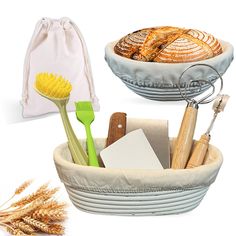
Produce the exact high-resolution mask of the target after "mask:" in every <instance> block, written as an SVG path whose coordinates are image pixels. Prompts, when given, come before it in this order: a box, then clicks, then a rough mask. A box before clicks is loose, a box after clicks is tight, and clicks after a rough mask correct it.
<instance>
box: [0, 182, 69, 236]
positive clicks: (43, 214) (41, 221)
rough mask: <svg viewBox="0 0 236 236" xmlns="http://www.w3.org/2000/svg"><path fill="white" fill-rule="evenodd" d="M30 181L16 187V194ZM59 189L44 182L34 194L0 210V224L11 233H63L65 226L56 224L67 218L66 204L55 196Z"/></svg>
mask: <svg viewBox="0 0 236 236" xmlns="http://www.w3.org/2000/svg"><path fill="white" fill-rule="evenodd" d="M30 183H31V182H28V181H27V182H25V183H24V184H22V185H21V186H20V187H19V188H17V189H16V191H15V195H17V194H20V193H22V192H23V191H24V189H26V188H27V187H28V186H29V184H30ZM58 190H59V188H53V189H48V184H44V185H42V186H41V187H40V188H38V189H37V191H36V192H34V193H33V194H30V195H28V196H26V197H24V198H22V199H20V200H19V201H17V202H15V203H13V204H12V205H11V206H10V207H9V208H7V209H5V210H4V211H0V226H1V227H4V228H5V229H6V230H7V231H8V232H9V233H10V234H11V235H34V233H36V232H44V233H48V234H57V235H61V234H63V233H64V228H63V226H62V225H60V224H55V222H59V221H60V222H61V221H63V220H64V219H65V218H66V211H65V207H66V204H65V203H58V202H57V201H56V200H55V198H54V194H55V193H56V192H57V191H58Z"/></svg>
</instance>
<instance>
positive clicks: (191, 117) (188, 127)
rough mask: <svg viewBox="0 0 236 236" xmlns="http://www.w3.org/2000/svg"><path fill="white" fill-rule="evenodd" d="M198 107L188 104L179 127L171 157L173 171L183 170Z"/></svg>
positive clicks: (191, 139)
mask: <svg viewBox="0 0 236 236" xmlns="http://www.w3.org/2000/svg"><path fill="white" fill-rule="evenodd" d="M197 113H198V105H197V104H195V103H189V104H188V105H187V107H186V110H185V113H184V117H183V120H182V123H181V126H180V130H179V134H178V137H177V140H176V144H175V149H174V153H173V157H172V165H171V168H173V169H184V168H185V166H186V164H187V162H188V159H189V154H190V151H191V148H192V144H193V135H194V130H195V126H196V121H197Z"/></svg>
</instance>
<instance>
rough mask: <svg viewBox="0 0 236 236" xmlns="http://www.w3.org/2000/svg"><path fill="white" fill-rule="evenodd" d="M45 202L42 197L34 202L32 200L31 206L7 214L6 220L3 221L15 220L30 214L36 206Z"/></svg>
mask: <svg viewBox="0 0 236 236" xmlns="http://www.w3.org/2000/svg"><path fill="white" fill-rule="evenodd" d="M42 204H43V200H42V199H38V200H36V201H34V202H32V203H31V204H30V205H29V206H27V207H25V208H23V209H22V210H21V211H17V212H15V213H14V212H13V213H12V214H11V215H9V216H7V217H6V218H5V219H4V220H2V222H3V223H5V222H11V221H14V220H18V219H20V218H22V217H24V216H26V215H27V214H30V213H31V212H32V211H34V210H35V209H36V208H38V207H39V206H40V205H42Z"/></svg>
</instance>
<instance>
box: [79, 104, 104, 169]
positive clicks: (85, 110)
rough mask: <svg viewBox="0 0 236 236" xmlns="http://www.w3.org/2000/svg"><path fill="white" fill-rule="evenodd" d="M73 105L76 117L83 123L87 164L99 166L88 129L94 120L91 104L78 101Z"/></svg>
mask: <svg viewBox="0 0 236 236" xmlns="http://www.w3.org/2000/svg"><path fill="white" fill-rule="evenodd" d="M75 106H76V117H77V119H78V120H79V121H80V122H81V123H82V124H84V127H85V130H86V135H87V149H88V158H89V166H97V167H99V164H98V159H97V154H96V149H95V146H94V142H93V137H92V133H91V129H90V125H91V123H92V122H93V121H94V112H93V107H92V104H91V102H89V101H80V102H77V103H75Z"/></svg>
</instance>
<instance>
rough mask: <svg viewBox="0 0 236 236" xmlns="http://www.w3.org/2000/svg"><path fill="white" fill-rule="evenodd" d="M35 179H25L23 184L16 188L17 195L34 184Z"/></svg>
mask: <svg viewBox="0 0 236 236" xmlns="http://www.w3.org/2000/svg"><path fill="white" fill-rule="evenodd" d="M32 182H33V180H27V181H25V182H24V183H23V184H22V185H20V186H19V187H18V188H17V189H16V190H15V195H19V194H21V193H22V192H23V191H25V189H26V188H28V187H29V186H30V185H31V184H32Z"/></svg>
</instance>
